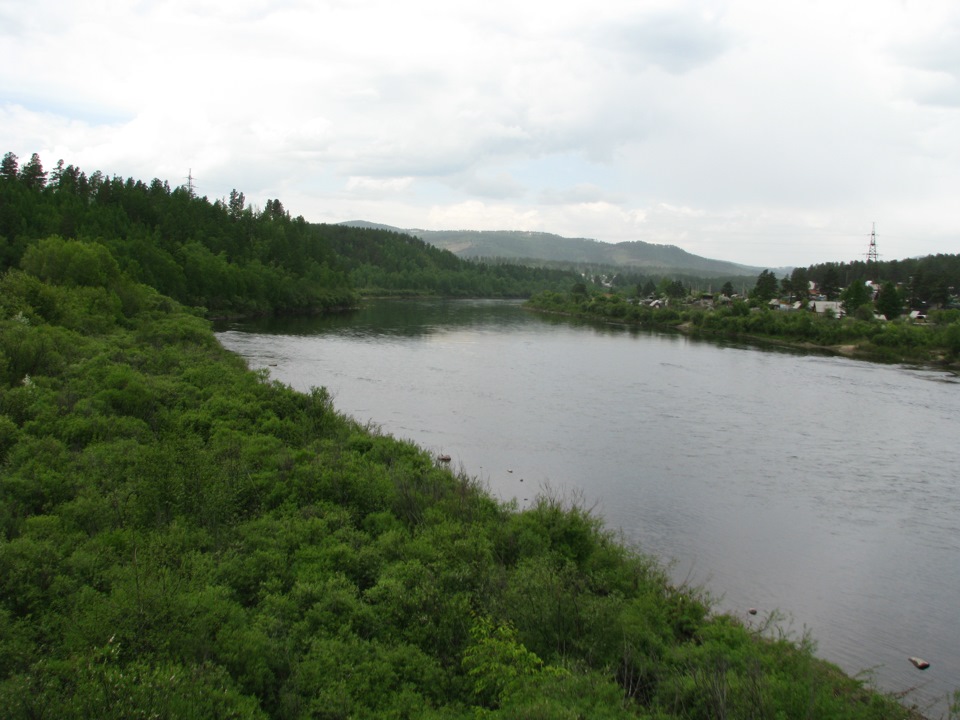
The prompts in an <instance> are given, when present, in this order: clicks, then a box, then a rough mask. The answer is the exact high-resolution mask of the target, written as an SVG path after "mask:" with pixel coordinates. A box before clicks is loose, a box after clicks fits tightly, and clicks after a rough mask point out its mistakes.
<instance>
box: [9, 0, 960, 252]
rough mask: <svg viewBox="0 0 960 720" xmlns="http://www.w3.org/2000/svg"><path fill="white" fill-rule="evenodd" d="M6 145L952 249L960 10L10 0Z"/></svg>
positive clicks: (308, 194) (740, 236)
mask: <svg viewBox="0 0 960 720" xmlns="http://www.w3.org/2000/svg"><path fill="white" fill-rule="evenodd" d="M0 137H2V138H3V141H4V143H3V145H4V146H3V147H0V152H6V151H8V150H9V151H13V152H15V153H16V154H17V155H19V156H20V158H21V160H25V159H28V158H29V157H30V154H31V153H33V152H38V153H39V154H40V157H41V159H42V161H43V163H44V167H45V168H47V169H50V168H52V167H53V165H54V164H55V163H56V161H57V159H59V158H63V159H64V161H65V162H66V163H68V164H71V163H72V164H74V165H77V166H79V167H81V168H82V169H84V170H85V171H87V173H88V174H89V173H90V172H92V171H94V170H97V169H99V170H102V171H103V172H104V173H106V174H109V175H122V176H124V177H131V176H132V177H135V178H137V179H143V180H147V181H149V180H150V179H152V178H154V177H159V178H161V179H164V180H168V181H169V182H170V183H171V185H176V184H180V183H182V182H185V181H186V180H185V178H186V176H187V174H188V172H191V171H192V174H193V175H194V176H195V178H196V184H197V186H198V192H199V193H200V194H202V195H206V196H208V197H209V198H210V199H211V200H212V199H216V198H221V197H225V196H227V195H228V194H229V192H230V190H231V189H232V188H236V189H238V190H240V191H242V192H243V193H245V195H246V197H247V200H248V202H252V203H254V204H257V205H260V206H261V207H262V205H263V203H264V202H265V201H266V200H267V199H268V198H279V199H280V200H281V201H282V202H283V204H284V206H285V207H286V208H287V209H288V210H289V211H290V212H291V214H293V215H303V216H304V217H305V218H306V219H307V220H309V221H311V222H339V221H342V220H352V219H366V220H371V221H375V222H382V223H387V224H390V225H396V226H399V227H405V228H426V229H437V230H439V229H476V230H516V229H519V230H536V231H546V232H553V233H557V234H560V235H566V236H571V237H592V238H596V239H598V240H603V241H608V242H620V241H623V240H644V241H647V242H654V243H665V244H673V245H678V246H680V247H682V248H684V249H685V250H688V251H690V252H693V253H696V254H699V255H704V256H707V257H712V258H718V259H724V260H732V261H736V262H742V263H748V264H751V265H761V266H768V267H775V266H785V265H806V264H810V263H815V262H821V261H826V260H838V261H847V260H854V259H858V258H861V259H862V258H863V257H864V255H865V253H866V251H867V248H868V243H869V236H870V231H871V227H872V224H873V223H876V229H877V242H878V247H879V250H880V254H881V257H882V258H884V259H897V258H903V257H908V256H912V255H922V254H928V253H935V252H947V253H956V252H960V212H958V210H960V3H957V2H956V0H920V1H917V0H869V1H867V0H849V1H848V0H822V1H821V0H804V1H802V2H800V1H796V2H794V1H790V0H783V1H777V2H770V1H769V0H699V1H698V0H690V1H687V0H592V1H590V2H587V1H585V0H559V1H558V0H553V1H552V2H543V1H541V0H511V1H510V2H504V1H502V0H444V1H433V0H406V1H403V2H401V1H398V0H273V1H272V2H260V1H258V0H225V1H220V0H168V1H161V0H84V2H76V0H31V1H30V2H24V1H23V0H0Z"/></svg>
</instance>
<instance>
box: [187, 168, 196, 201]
mask: <svg viewBox="0 0 960 720" xmlns="http://www.w3.org/2000/svg"><path fill="white" fill-rule="evenodd" d="M196 189H197V186H196V185H194V184H193V168H190V169H189V170H188V171H187V192H188V193H190V197H193V191H194V190H196Z"/></svg>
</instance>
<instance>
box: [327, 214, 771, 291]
mask: <svg viewBox="0 0 960 720" xmlns="http://www.w3.org/2000/svg"><path fill="white" fill-rule="evenodd" d="M341 224H343V225H351V226H353V227H365V228H375V229H378V230H391V231H393V232H400V233H407V234H409V235H413V236H415V237H419V238H420V239H422V240H423V241H424V242H427V243H430V244H431V245H435V246H437V247H440V248H443V249H445V250H449V251H450V252H452V253H454V254H455V255H458V256H460V257H463V258H500V259H503V260H517V261H519V260H539V261H544V262H550V263H566V264H571V265H606V266H615V267H623V268H630V269H633V270H636V271H640V272H642V271H644V270H658V271H661V272H680V273H689V274H696V275H701V276H704V277H707V276H739V275H757V274H759V273H760V271H761V270H762V269H763V268H759V267H751V266H749V265H740V264H738V263H732V262H727V261H725V260H711V259H710V258H705V257H701V256H699V255H693V254H692V253H688V252H687V251H686V250H683V249H681V248H679V247H677V246H676V245H655V244H653V243H647V242H642V241H640V240H635V241H630V242H621V243H605V242H601V241H599V240H592V239H590V238H567V237H563V236H561V235H554V234H552V233H545V232H524V231H514V230H419V229H415V228H412V229H402V228H397V227H392V226H390V225H382V224H379V223H372V222H367V221H365V220H352V221H349V222H345V223H341Z"/></svg>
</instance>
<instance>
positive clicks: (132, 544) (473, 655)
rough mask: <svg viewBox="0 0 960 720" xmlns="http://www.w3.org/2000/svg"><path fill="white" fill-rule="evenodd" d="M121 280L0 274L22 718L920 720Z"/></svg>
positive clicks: (6, 474) (3, 675)
mask: <svg viewBox="0 0 960 720" xmlns="http://www.w3.org/2000/svg"><path fill="white" fill-rule="evenodd" d="M105 267H106V268H107V269H106V270H105V271H104V273H102V274H100V275H97V276H91V277H90V278H89V279H87V280H83V281H81V282H78V281H77V279H76V276H74V275H71V276H70V277H71V278H72V279H71V280H70V281H69V282H67V281H64V282H57V281H53V280H50V281H44V280H41V279H40V278H39V277H37V276H36V275H35V274H29V273H25V272H22V271H19V270H12V271H9V272H7V273H6V274H5V275H3V276H2V277H0V463H2V471H0V707H2V708H4V710H3V715H4V717H8V718H38V717H57V718H81V717H82V718H90V717H97V718H136V717H145V718H146V717H160V718H208V717H221V718H263V717H277V718H353V717H387V718H405V717H411V718H412V717H428V718H431V717H432V718H476V717H483V716H489V717H542V718H604V717H611V718H612V717H625V716H626V717H638V718H659V719H661V720H665V719H667V718H685V719H686V718H691V719H692V718H704V719H706V718H715V717H731V718H732V717H742V718H747V717H755V718H771V717H777V718H808V717H829V718H851V719H854V718H864V719H867V718H869V719H879V718H906V717H910V716H911V713H910V711H908V710H907V709H905V708H904V707H903V706H902V705H900V704H899V703H898V702H897V701H896V700H894V699H892V698H890V697H886V696H884V695H881V694H879V693H876V692H874V691H872V690H870V689H869V688H867V687H865V686H864V684H863V683H862V682H860V681H858V680H854V679H851V678H849V677H846V676H845V675H844V674H843V673H842V672H840V671H839V670H838V669H837V668H836V667H834V666H832V665H830V664H828V663H825V662H823V661H821V660H818V659H816V658H815V657H814V655H813V652H812V650H813V649H812V647H811V646H810V643H809V642H808V641H806V640H805V639H803V638H798V639H793V640H792V639H789V638H783V637H780V636H778V635H776V634H775V633H770V632H765V631H763V630H762V629H757V628H751V627H747V626H745V625H743V624H742V623H741V622H739V621H738V620H736V619H735V618H731V617H728V616H724V615H717V614H714V613H713V612H712V611H711V607H710V603H709V599H708V598H707V597H705V596H704V595H703V594H702V593H700V592H697V591H696V590H695V589H691V588H683V587H676V586H675V585H673V584H671V582H670V581H669V579H668V577H667V575H666V574H665V572H664V571H663V569H662V568H661V567H660V566H659V565H658V563H657V562H656V561H655V560H653V559H651V558H649V557H646V556H644V555H642V554H641V553H639V552H637V551H635V550H634V549H631V548H628V547H625V546H624V545H623V544H621V543H620V542H619V541H618V540H617V538H616V537H614V536H613V535H611V534H610V533H609V532H608V531H606V530H605V529H604V528H603V526H602V525H601V523H600V522H599V521H598V520H597V519H596V518H595V517H593V516H591V515H590V513H589V512H588V511H586V510H585V509H583V508H582V507H578V506H576V505H571V504H569V503H566V502H564V501H562V500H561V499H559V498H554V497H541V498H539V499H538V501H537V502H536V503H534V505H533V507H531V508H530V509H528V510H525V511H523V512H520V511H518V510H517V509H516V508H515V507H511V506H508V505H502V504H499V503H497V502H496V501H494V500H493V499H492V498H491V497H490V496H489V495H487V494H486V493H485V492H484V491H483V489H482V488H479V487H478V486H477V485H476V483H474V482H473V481H472V480H471V479H470V478H467V477H464V476H462V475H458V474H456V473H452V472H450V471H449V470H447V469H445V468H444V467H442V466H441V465H438V464H437V463H436V462H435V461H434V459H433V458H432V457H431V456H430V455H428V454H427V453H426V452H425V451H423V450H421V449H419V448H417V447H415V446H413V445H411V444H409V443H405V442H400V441H397V440H395V439H393V438H390V437H384V436H382V435H380V434H379V433H378V432H377V431H376V429H374V428H368V427H361V426H359V425H358V424H357V423H355V422H354V421H352V420H350V419H348V418H346V417H344V416H342V415H340V414H339V413H338V412H337V411H336V409H335V408H334V407H333V406H332V405H331V402H330V399H329V396H328V395H327V393H326V392H325V391H324V390H323V389H314V390H313V391H311V392H309V393H306V394H304V393H298V392H294V391H293V390H291V389H290V388H288V387H285V386H282V385H280V384H278V383H276V382H271V381H270V380H269V378H268V377H267V376H266V374H263V373H257V372H251V371H249V370H247V369H246V368H245V366H244V364H243V363H242V361H240V360H239V359H238V358H237V357H236V356H234V355H231V354H230V353H227V352H226V351H225V350H223V349H222V348H221V347H220V346H219V345H218V344H217V342H216V341H215V339H214V337H213V335H212V333H211V331H210V329H209V327H208V325H207V323H206V321H205V320H202V319H200V318H198V317H197V316H196V314H194V313H192V312H189V311H188V310H186V309H185V308H183V307H182V306H180V305H178V304H177V303H175V302H173V301H171V300H170V299H168V298H166V297H164V296H162V295H160V294H159V293H157V292H156V291H155V290H153V289H152V288H150V287H147V286H145V285H141V284H138V283H136V282H134V281H132V280H130V279H129V278H128V277H126V276H125V275H123V274H122V273H120V272H119V271H117V270H116V269H115V267H114V266H112V265H110V264H109V263H106V265H105ZM51 277H53V276H52V275H51Z"/></svg>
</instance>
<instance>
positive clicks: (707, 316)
mask: <svg viewBox="0 0 960 720" xmlns="http://www.w3.org/2000/svg"><path fill="white" fill-rule="evenodd" d="M526 306H527V307H528V308H530V309H532V310H535V311H539V312H546V313H552V314H559V315H564V316H567V317H571V318H578V319H582V320H591V321H595V322H604V323H612V324H619V325H625V326H633V327H643V328H648V329H655V330H672V331H677V332H683V333H686V334H688V335H691V336H698V337H704V338H715V339H718V340H737V341H742V342H750V343H756V344H760V345H768V346H777V347H784V348H795V349H800V350H807V351H815V352H823V353H828V354H837V355H844V356H846V357H852V358H856V359H858V360H868V361H872V362H895V363H910V364H919V365H927V366H931V367H938V368H940V369H944V370H947V371H949V372H958V371H960V318H958V317H956V313H953V314H951V315H949V316H945V318H946V319H945V322H943V323H938V324H929V325H928V324H915V323H910V322H906V321H903V320H897V321H894V322H886V321H879V320H872V321H863V320H856V319H852V318H842V319H837V318H829V317H818V316H816V315H815V314H813V313H811V312H781V311H771V310H768V309H766V308H753V309H751V308H748V307H747V306H746V304H744V303H740V304H739V305H734V306H728V307H723V308H719V309H716V310H714V309H704V308H700V307H683V306H681V307H680V308H679V309H678V308H675V307H665V308H649V307H642V306H638V305H635V304H632V303H628V302H627V301H626V300H624V299H623V298H621V297H619V296H604V295H596V296H592V297H589V298H587V297H584V296H573V295H562V294H558V293H542V294H540V295H538V296H536V297H534V298H531V300H529V301H528V302H527V303H526Z"/></svg>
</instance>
